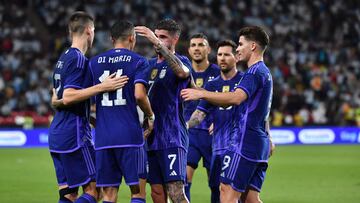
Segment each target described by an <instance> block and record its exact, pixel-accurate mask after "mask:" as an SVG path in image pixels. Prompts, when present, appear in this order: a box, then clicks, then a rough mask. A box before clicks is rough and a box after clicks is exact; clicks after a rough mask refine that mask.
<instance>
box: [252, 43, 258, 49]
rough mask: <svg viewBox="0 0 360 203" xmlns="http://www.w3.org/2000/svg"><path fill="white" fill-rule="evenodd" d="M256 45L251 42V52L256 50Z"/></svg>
mask: <svg viewBox="0 0 360 203" xmlns="http://www.w3.org/2000/svg"><path fill="white" fill-rule="evenodd" d="M257 46H258V45H257V44H256V42H251V51H255V49H256V48H257Z"/></svg>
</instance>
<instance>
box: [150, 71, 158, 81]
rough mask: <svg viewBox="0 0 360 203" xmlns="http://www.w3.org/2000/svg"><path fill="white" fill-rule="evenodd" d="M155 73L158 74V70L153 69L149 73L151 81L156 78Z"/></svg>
mask: <svg viewBox="0 0 360 203" xmlns="http://www.w3.org/2000/svg"><path fill="white" fill-rule="evenodd" d="M157 73H158V69H153V70H152V71H151V76H150V77H151V79H152V80H153V79H155V78H156V76H157Z"/></svg>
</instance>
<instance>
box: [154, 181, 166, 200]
mask: <svg viewBox="0 0 360 203" xmlns="http://www.w3.org/2000/svg"><path fill="white" fill-rule="evenodd" d="M151 198H152V200H153V202H156V203H167V196H166V191H165V190H164V187H163V185H161V184H152V185H151Z"/></svg>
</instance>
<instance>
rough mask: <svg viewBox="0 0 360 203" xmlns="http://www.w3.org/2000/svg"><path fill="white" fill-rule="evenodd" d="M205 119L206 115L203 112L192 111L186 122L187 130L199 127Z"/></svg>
mask: <svg viewBox="0 0 360 203" xmlns="http://www.w3.org/2000/svg"><path fill="white" fill-rule="evenodd" d="M205 117H206V113H205V112H203V111H200V110H199V109H196V110H195V111H194V113H193V114H192V115H191V117H190V119H189V120H188V122H186V124H187V125H186V126H187V127H188V128H193V127H195V126H197V125H199V124H200V123H201V122H202V121H203V120H204V118H205Z"/></svg>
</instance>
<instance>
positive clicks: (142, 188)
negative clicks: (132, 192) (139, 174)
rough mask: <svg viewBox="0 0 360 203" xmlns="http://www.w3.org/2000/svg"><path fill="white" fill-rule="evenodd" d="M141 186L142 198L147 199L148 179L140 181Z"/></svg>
mask: <svg viewBox="0 0 360 203" xmlns="http://www.w3.org/2000/svg"><path fill="white" fill-rule="evenodd" d="M139 180H140V182H139V185H140V197H141V198H143V199H146V179H142V178H140V179H139Z"/></svg>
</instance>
